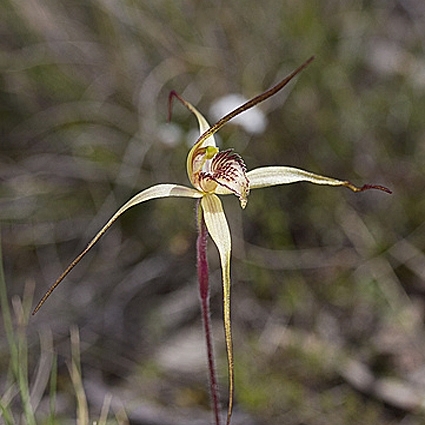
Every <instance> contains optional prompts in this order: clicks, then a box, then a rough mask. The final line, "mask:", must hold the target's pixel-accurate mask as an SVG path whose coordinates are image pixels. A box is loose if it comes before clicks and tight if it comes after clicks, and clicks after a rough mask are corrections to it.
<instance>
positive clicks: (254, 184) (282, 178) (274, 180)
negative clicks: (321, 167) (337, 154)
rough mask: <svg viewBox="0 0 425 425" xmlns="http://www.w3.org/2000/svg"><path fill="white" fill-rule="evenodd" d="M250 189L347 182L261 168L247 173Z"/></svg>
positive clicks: (292, 169)
mask: <svg viewBox="0 0 425 425" xmlns="http://www.w3.org/2000/svg"><path fill="white" fill-rule="evenodd" d="M246 175H247V177H248V179H249V183H250V189H259V188H262V187H268V186H276V185H280V184H289V183H296V182H302V181H305V182H310V183H315V184H321V185H328V186H347V187H348V185H349V183H348V182H347V181H342V180H337V179H334V178H332V177H325V176H321V175H319V174H314V173H310V172H309V171H305V170H301V169H299V168H293V167H283V166H280V167H261V168H255V169H254V170H251V171H248V172H247V174H246Z"/></svg>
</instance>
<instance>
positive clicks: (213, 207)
mask: <svg viewBox="0 0 425 425" xmlns="http://www.w3.org/2000/svg"><path fill="white" fill-rule="evenodd" d="M201 208H202V212H203V216H204V221H205V225H206V226H207V230H208V233H209V235H210V236H211V239H212V240H213V241H214V243H215V245H216V247H217V249H218V252H219V256H220V263H221V274H222V285H223V321H224V339H225V342H226V352H227V367H228V380H229V403H228V407H227V409H228V410H227V424H229V423H230V417H231V415H232V410H233V394H234V366H233V363H234V361H233V342H232V326H231V319H230V256H231V251H232V240H231V236H230V230H229V225H228V224H227V219H226V215H225V213H224V210H223V205H222V203H221V201H220V198H219V197H218V196H217V195H215V194H206V195H205V196H204V197H203V198H202V199H201Z"/></svg>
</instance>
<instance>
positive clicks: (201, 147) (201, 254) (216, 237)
mask: <svg viewBox="0 0 425 425" xmlns="http://www.w3.org/2000/svg"><path fill="white" fill-rule="evenodd" d="M313 59H314V58H313V57H311V58H310V59H308V60H307V61H306V62H305V63H303V64H302V65H301V66H300V67H298V68H297V69H296V70H295V71H293V72H292V73H291V74H289V75H288V76H287V77H286V78H284V79H283V80H282V81H280V82H279V83H278V84H277V85H275V86H274V87H272V88H271V89H269V90H267V91H265V92H263V93H261V94H260V95H258V96H256V97H254V98H252V99H251V100H249V101H247V102H246V103H244V104H243V105H241V106H240V107H238V108H236V109H235V110H233V111H232V112H230V113H228V114H227V115H225V116H224V117H223V118H221V119H220V120H219V121H217V123H215V124H214V125H213V126H210V125H209V123H208V122H207V120H206V119H205V118H204V117H203V116H202V114H201V113H200V112H199V111H198V110H197V109H196V108H195V107H194V106H193V105H191V104H190V103H189V102H187V101H186V100H184V99H183V98H182V97H181V96H180V95H178V94H177V93H176V92H174V91H173V92H171V93H170V97H169V106H170V110H171V104H172V100H173V99H174V98H176V99H178V100H179V101H180V102H181V103H182V104H183V105H184V106H185V107H186V108H187V109H188V110H189V111H190V112H192V113H193V114H194V115H195V117H196V119H197V121H198V125H199V131H200V136H199V138H198V139H197V141H196V142H195V144H194V145H193V147H192V148H191V149H190V151H189V154H188V156H187V163H186V166H187V174H188V178H189V180H190V182H191V184H192V187H187V186H182V185H180V184H157V185H154V186H152V187H149V188H147V189H145V190H142V191H141V192H139V193H138V194H136V195H135V196H134V197H133V198H131V199H130V200H129V201H128V202H127V203H126V204H124V205H123V206H122V207H121V208H120V209H119V210H118V211H117V212H116V213H115V214H114V215H113V216H112V217H111V218H110V220H109V221H108V222H107V223H106V224H105V225H104V226H103V228H102V229H101V230H100V231H99V232H98V233H97V234H96V236H95V237H94V238H93V239H92V240H91V242H90V243H89V244H88V246H87V247H86V248H85V249H84V250H83V251H82V252H81V254H79V255H78V256H77V257H76V258H75V259H74V261H72V263H71V264H70V265H69V266H68V267H67V268H66V269H65V271H64V272H63V273H62V274H61V276H59V278H58V279H57V280H56V282H55V283H54V284H53V285H52V286H51V287H50V288H49V289H48V291H47V292H46V293H45V295H44V296H43V297H42V298H41V300H40V301H39V303H38V304H37V306H36V307H35V309H34V311H33V314H35V313H36V312H37V311H38V310H39V309H40V308H41V306H42V305H43V304H44V302H45V301H46V299H47V298H48V297H49V296H50V295H51V293H52V292H53V291H54V290H55V288H56V287H57V286H58V285H59V284H60V283H61V282H62V280H63V279H64V278H65V277H66V276H67V275H68V273H69V272H70V271H71V270H72V269H73V268H74V267H75V266H76V265H77V264H78V263H79V262H80V260H81V259H82V258H83V257H84V256H85V254H86V253H87V252H88V251H89V250H90V249H91V248H92V247H93V245H94V244H95V243H96V242H97V241H98V240H99V239H100V238H101V237H102V236H103V235H104V234H105V232H106V231H107V230H108V229H109V228H110V227H111V225H112V224H113V223H114V222H115V221H116V220H117V219H118V217H120V216H121V214H123V213H124V212H125V211H127V210H128V209H129V208H131V207H133V206H135V205H138V204H140V203H142V202H146V201H149V200H152V199H158V198H165V197H183V198H194V199H197V200H198V204H197V205H198V209H197V217H198V230H199V235H198V243H197V252H198V280H199V285H200V292H201V301H202V312H203V314H202V316H203V319H204V329H205V333H206V339H207V352H208V361H209V374H210V385H211V393H212V400H213V409H214V413H215V422H216V424H217V425H218V424H220V418H219V402H218V392H217V381H216V377H215V371H214V360H213V354H212V338H211V330H210V322H209V320H210V319H209V304H208V303H209V292H208V291H209V289H208V264H207V260H206V239H207V235H209V236H210V237H211V239H212V240H213V241H214V243H215V245H216V247H217V249H218V253H219V257H220V264H221V272H222V286H223V320H224V337H225V344H226V351H227V364H228V391H229V398H228V408H227V418H226V424H227V425H229V424H230V420H231V415H232V410H233V395H234V366H233V364H234V360H233V348H232V329H231V320H230V282H231V281H230V257H231V235H230V230H229V226H228V224H227V219H226V215H225V213H224V210H223V206H222V203H221V200H220V198H219V196H218V195H230V194H234V195H236V196H237V197H238V198H239V201H240V205H241V207H242V208H245V207H246V205H247V201H248V195H249V193H250V190H252V189H259V188H263V187H268V186H276V185H283V184H289V183H295V182H310V183H314V184H318V185H327V186H344V187H347V188H349V189H351V190H352V191H354V192H362V191H364V190H367V189H378V190H381V191H384V192H387V193H391V191H390V190H389V189H387V188H385V187H383V186H378V185H364V186H362V187H357V186H355V185H353V184H352V183H350V182H349V181H345V180H344V181H343V180H337V179H334V178H331V177H325V176H321V175H318V174H314V173H311V172H308V171H305V170H302V169H298V168H292V167H286V166H270V167H260V168H256V169H253V170H250V171H247V169H246V166H245V163H244V161H243V159H242V158H241V156H239V154H237V153H236V152H234V151H233V150H232V149H226V150H223V151H220V150H219V149H218V147H217V145H216V142H215V139H214V134H215V133H216V132H217V131H218V130H219V129H220V128H221V127H223V126H224V125H225V124H226V123H227V122H228V121H230V120H231V119H232V118H234V117H236V116H237V115H239V114H240V113H242V112H244V111H246V110H248V109H250V108H252V107H253V106H255V105H257V104H259V103H260V102H263V101H264V100H266V99H268V98H269V97H271V96H273V95H274V94H276V93H277V92H278V91H280V90H281V89H282V88H283V87H285V86H286V85H287V84H288V82H289V81H290V80H292V79H293V78H294V77H295V76H296V75H297V74H298V73H299V72H301V71H302V70H303V69H304V68H305V67H306V66H307V65H308V64H309V63H310V62H311V61H312V60H313Z"/></svg>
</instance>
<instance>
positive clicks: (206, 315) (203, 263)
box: [196, 202, 220, 425]
mask: <svg viewBox="0 0 425 425" xmlns="http://www.w3.org/2000/svg"><path fill="white" fill-rule="evenodd" d="M197 221H198V240H197V243H196V249H197V265H198V283H199V295H200V297H201V308H202V322H203V325H204V333H205V339H206V343H207V357H208V373H209V380H210V392H211V399H212V400H211V402H212V407H213V411H214V416H215V424H216V425H220V400H219V393H218V384H217V376H216V369H215V362H214V349H213V343H212V330H211V314H210V288H209V280H208V260H207V236H208V231H207V227H206V225H205V221H204V217H203V215H202V209H201V207H200V202H198V203H197Z"/></svg>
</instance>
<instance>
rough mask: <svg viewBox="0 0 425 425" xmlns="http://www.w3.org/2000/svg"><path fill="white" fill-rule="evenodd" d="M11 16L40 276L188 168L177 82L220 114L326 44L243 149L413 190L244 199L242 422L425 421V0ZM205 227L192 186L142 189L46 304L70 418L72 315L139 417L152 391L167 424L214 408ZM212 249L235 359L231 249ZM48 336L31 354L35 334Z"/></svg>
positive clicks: (0, 214) (14, 224)
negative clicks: (204, 306)
mask: <svg viewBox="0 0 425 425" xmlns="http://www.w3.org/2000/svg"><path fill="white" fill-rule="evenodd" d="M0 16H1V18H0V122H1V133H0V136H1V142H0V178H1V186H0V220H1V225H2V235H1V236H2V244H3V256H4V264H5V274H6V281H7V284H8V290H9V293H10V294H11V295H13V294H20V293H21V292H22V291H23V287H24V284H25V283H26V282H28V281H31V280H34V281H36V283H37V285H36V288H37V289H36V291H37V296H38V295H40V294H41V293H42V292H43V291H44V290H45V289H46V288H47V287H48V285H50V284H51V283H52V282H53V281H54V280H55V278H56V277H57V276H58V275H59V274H60V272H61V271H62V270H63V268H64V266H66V265H67V263H68V262H69V260H71V259H72V257H73V256H74V254H76V253H77V251H78V250H79V249H80V248H81V247H83V246H84V244H85V243H87V241H88V240H89V239H90V238H91V237H92V236H93V235H94V234H95V232H96V231H97V230H98V229H99V228H100V227H101V226H102V225H103V224H104V222H105V221H106V219H107V218H109V216H110V215H111V214H112V213H113V212H114V211H115V210H116V209H117V208H118V207H119V206H120V205H121V204H123V203H124V202H125V201H126V200H127V199H128V198H129V197H130V196H131V195H132V194H134V193H135V192H136V191H138V190H140V189H142V188H145V187H148V186H149V185H151V184H153V183H159V182H181V183H186V182H187V178H186V175H185V158H186V154H187V150H188V146H189V144H190V143H191V141H192V139H191V137H192V130H193V129H194V128H195V126H196V123H195V122H194V119H193V118H192V117H191V116H190V115H189V114H188V113H187V112H186V111H185V110H184V109H183V108H179V107H176V108H175V111H174V115H173V124H167V123H166V115H167V96H168V93H169V91H170V90H171V89H175V90H176V91H178V92H179V93H182V94H183V95H184V97H185V98H186V99H188V100H189V101H190V102H191V103H193V104H194V105H196V106H197V107H198V108H199V110H200V111H201V112H203V113H204V114H205V115H206V116H207V117H211V116H209V115H208V113H209V111H210V107H211V105H213V103H214V102H215V101H217V100H218V99H220V98H221V97H223V96H225V95H228V94H230V93H236V94H241V95H243V96H245V97H246V98H249V97H251V96H253V95H255V94H257V93H259V92H261V91H263V90H264V89H266V88H268V87H269V86H271V85H272V84H273V83H275V82H277V81H278V80H279V78H281V77H283V76H284V75H285V74H287V73H288V72H289V71H290V70H292V69H294V68H295V67H296V66H297V65H299V64H300V63H302V62H303V61H304V60H305V59H307V58H308V57H309V56H311V55H312V54H315V55H316V60H315V61H314V62H313V64H312V65H310V66H309V68H308V69H307V70H305V71H304V72H303V74H302V75H301V76H300V77H299V78H298V80H297V81H296V83H295V84H292V85H291V86H290V87H288V88H287V89H286V90H285V92H284V93H281V94H280V95H278V96H276V97H275V98H273V99H271V100H269V101H268V102H267V103H265V104H263V105H261V107H260V108H261V109H262V111H263V112H264V114H265V116H266V117H267V121H268V124H267V127H266V129H265V131H264V132H263V133H262V134H249V133H247V132H246V131H244V130H243V129H242V128H240V127H237V126H235V125H232V124H229V125H227V126H226V127H225V128H224V129H223V130H222V131H221V132H220V137H221V140H222V144H223V147H234V148H235V149H236V150H237V151H238V152H239V153H241V154H242V155H243V157H244V159H245V162H246V163H247V166H248V168H253V167H256V166H260V165H273V164H280V165H292V166H296V167H300V168H306V169H309V170H311V171H315V172H318V173H321V174H326V175H330V176H334V177H337V178H342V179H349V180H351V181H353V183H356V184H359V185H361V184H363V183H366V182H369V183H377V184H384V185H386V186H388V187H390V188H391V189H393V191H394V193H393V195H392V196H386V195H385V194H381V193H379V192H368V193H363V194H352V193H351V192H349V191H346V190H344V189H334V188H318V187H314V186H310V185H307V184H306V185H301V184H298V185H294V186H286V187H276V188H270V189H267V190H263V191H258V192H257V191H254V192H253V193H252V194H251V196H250V198H249V202H248V206H247V209H246V210H245V211H243V212H242V211H241V210H240V208H239V205H238V201H237V199H226V200H225V203H226V209H227V213H228V214H227V215H228V217H229V221H230V226H231V228H232V233H233V237H234V258H233V275H234V278H233V282H234V287H233V295H232V296H233V319H234V324H233V327H234V332H235V356H236V359H235V360H236V398H237V406H236V407H237V409H236V410H237V411H236V412H235V417H234V423H235V424H237V423H244V424H256V423H261V424H272V425H273V424H282V423H285V424H300V423H303V424H314V425H316V424H322V423H323V424H338V425H340V424H345V423H347V424H353V423H359V424H360V423H362V424H363V423H374V424H390V423H398V422H400V421H402V420H403V419H404V420H405V423H409V424H421V423H423V421H424V411H423V408H422V407H420V406H419V405H420V402H421V400H422V399H423V397H424V394H425V379H424V370H425V355H424V353H425V350H424V348H425V347H424V346H425V339H424V327H423V323H422V322H423V315H424V301H425V299H424V292H425V291H424V288H425V282H424V279H425V255H424V249H425V228H424V225H423V220H424V217H425V201H424V200H423V188H424V186H425V185H424V178H425V176H424V174H425V173H424V170H425V167H424V161H425V120H424V113H423V111H424V110H425V96H424V93H425V55H424V40H425V4H424V3H423V1H419V0H409V1H379V0H374V1H369V2H356V1H348V0H346V1H342V2H341V1H336V0H329V1H323V2H316V3H314V2H310V1H305V0H297V1H291V0H285V1H271V0H265V1H262V2H254V1H235V0H231V1H226V2H200V1H185V2H183V1H170V0H164V1H161V0H157V1H149V2H145V1H130V0H120V1H109V0H89V1H85V2H69V1H64V0H59V1H42V0H31V1H25V2H18V1H16V0H6V1H3V2H2V3H1V5H0ZM211 121H212V119H211ZM194 242H195V227H194V209H193V203H192V202H191V201H189V200H182V199H167V200H161V201H153V202H152V203H150V204H146V205H144V206H141V207H136V208H134V209H133V210H131V211H129V212H128V213H126V215H125V216H123V218H122V219H121V220H120V222H119V223H117V224H116V225H114V227H113V228H112V229H111V230H110V231H109V233H108V234H107V235H106V237H105V238H104V240H103V241H101V243H100V244H99V245H98V247H97V248H96V249H95V252H93V253H92V254H91V255H90V257H89V258H87V259H85V261H84V262H83V263H81V264H80V265H79V267H78V268H77V269H76V270H74V271H73V273H72V275H70V276H69V278H68V279H67V281H66V282H64V283H63V284H62V285H61V287H60V289H58V290H57V292H56V293H55V294H54V296H53V297H52V298H51V299H49V303H48V304H46V305H45V306H44V307H43V310H41V311H40V313H39V314H38V315H37V316H36V317H35V318H34V319H33V320H32V322H31V324H30V326H29V330H28V335H29V338H30V342H31V340H32V341H33V344H37V341H38V335H37V330H38V329H39V328H44V327H46V326H49V327H51V328H52V333H53V335H54V338H55V349H56V351H57V352H58V353H59V358H58V367H59V372H58V373H59V375H58V384H59V390H58V402H57V408H58V409H59V413H60V414H61V415H63V417H64V418H65V417H68V418H69V417H72V415H73V414H74V413H73V412H74V407H73V405H72V403H68V402H67V401H68V400H70V399H71V398H70V397H69V395H68V391H69V388H70V385H69V378H68V377H67V370H66V366H65V362H66V359H67V357H68V356H69V354H68V353H69V350H68V340H69V327H70V326H71V325H72V324H76V325H78V326H79V327H80V333H81V351H82V353H81V356H82V368H83V377H84V378H85V385H86V394H87V399H88V402H89V405H90V407H91V411H92V412H94V414H95V415H97V416H98V413H99V412H100V409H101V405H102V402H103V400H104V394H105V393H107V392H108V391H110V392H111V393H112V395H113V401H112V405H113V406H118V405H119V406H121V404H124V405H125V407H126V411H127V413H128V416H129V418H130V420H133V421H134V422H135V423H143V421H145V422H146V421H147V420H148V419H147V418H148V415H149V412H151V415H152V417H151V419H150V420H151V422H150V423H161V424H167V423H173V424H175V423H196V420H197V419H196V418H201V419H199V420H202V421H204V422H205V420H208V419H209V418H210V416H209V415H210V412H209V400H208V395H207V394H208V393H207V388H208V386H207V384H206V373H205V364H206V363H205V356H204V346H203V338H202V334H201V332H200V329H201V326H200V323H199V321H200V315H199V307H198V296H197V287H196V280H195V276H196V273H195V261H194ZM211 262H212V263H211V265H212V273H213V275H212V277H213V279H212V281H213V284H214V291H215V292H214V293H213V300H212V308H213V317H214V318H217V331H216V335H217V347H216V353H217V355H218V356H219V357H220V358H221V359H222V367H223V371H224V370H225V356H224V351H223V345H222V331H221V323H220V319H221V311H220V307H219V306H220V305H221V302H220V284H219V282H220V280H219V269H218V263H217V256H216V253H215V251H214V249H211ZM1 332H3V330H2V331H1ZM30 348H31V347H30ZM0 349H1V353H0V368H2V367H3V364H5V361H4V360H3V359H4V358H5V357H6V353H7V350H6V346H5V344H4V343H1V346H0ZM33 356H34V359H33V362H32V364H31V362H30V364H29V369H30V370H31V366H34V365H35V364H36V363H37V358H36V356H38V352H37V350H36V349H35V347H34V351H33ZM0 377H1V378H0V379H1V380H2V382H3V369H0ZM2 382H0V384H2ZM225 382H226V380H225V379H224V377H223V383H222V384H223V385H225ZM2 391H3V388H2ZM224 393H225V392H223V394H224ZM46 403H47V401H46ZM114 403H115V404H114ZM116 408H117V409H118V407H116ZM167 421H168V422H167Z"/></svg>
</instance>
